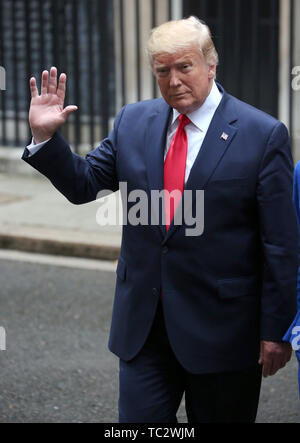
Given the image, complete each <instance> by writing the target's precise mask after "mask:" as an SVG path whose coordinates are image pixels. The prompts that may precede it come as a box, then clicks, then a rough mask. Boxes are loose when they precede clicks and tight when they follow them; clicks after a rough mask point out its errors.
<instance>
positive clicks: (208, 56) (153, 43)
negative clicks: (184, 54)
mask: <svg viewBox="0 0 300 443" xmlns="http://www.w3.org/2000/svg"><path fill="white" fill-rule="evenodd" d="M191 46H197V47H198V48H199V52H200V54H201V55H202V56H203V57H204V60H205V62H206V63H207V65H208V66H212V65H217V64H218V63H219V56H218V53H217V51H216V48H215V45H214V43H213V41H212V36H211V32H210V29H209V27H208V26H207V25H206V24H205V23H204V22H202V21H201V20H199V19H198V18H196V17H189V18H187V19H183V20H173V21H170V22H167V23H164V24H163V25H161V26H158V27H157V28H154V29H153V30H152V31H151V34H150V38H149V40H148V44H147V54H148V57H149V61H150V64H151V66H153V60H154V57H155V56H157V55H159V54H164V53H167V54H175V53H176V52H179V51H181V50H185V49H188V48H190V47H191Z"/></svg>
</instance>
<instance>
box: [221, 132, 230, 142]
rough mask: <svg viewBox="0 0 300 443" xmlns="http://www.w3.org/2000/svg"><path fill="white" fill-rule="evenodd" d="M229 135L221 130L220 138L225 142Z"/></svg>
mask: <svg viewBox="0 0 300 443" xmlns="http://www.w3.org/2000/svg"><path fill="white" fill-rule="evenodd" d="M228 137H229V135H228V134H226V133H225V132H223V134H222V135H221V139H222V140H224V141H225V142H227V140H228Z"/></svg>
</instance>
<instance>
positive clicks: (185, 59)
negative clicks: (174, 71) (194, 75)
mask: <svg viewBox="0 0 300 443" xmlns="http://www.w3.org/2000/svg"><path fill="white" fill-rule="evenodd" d="M190 63H193V61H192V59H191V58H184V59H182V60H178V61H176V63H173V64H172V65H168V64H156V63H154V67H155V69H164V68H169V67H170V66H180V65H185V64H190Z"/></svg>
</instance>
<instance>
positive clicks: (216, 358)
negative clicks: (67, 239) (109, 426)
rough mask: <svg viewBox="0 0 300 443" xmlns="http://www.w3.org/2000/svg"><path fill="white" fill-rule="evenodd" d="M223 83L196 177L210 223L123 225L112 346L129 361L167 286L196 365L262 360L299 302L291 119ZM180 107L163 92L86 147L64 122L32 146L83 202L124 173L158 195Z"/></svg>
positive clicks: (174, 325)
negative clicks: (80, 148) (77, 149)
mask: <svg viewBox="0 0 300 443" xmlns="http://www.w3.org/2000/svg"><path fill="white" fill-rule="evenodd" d="M219 88H220V89H221V91H222V92H223V98H222V101H221V103H220V105H219V107H218V109H217V111H216V113H215V115H214V118H213V120H212V123H211V125H210V127H209V130H208V132H207V135H206V138H205V140H204V143H203V145H202V148H201V150H200V152H199V155H198V157H197V159H196V161H195V164H194V166H193V168H192V171H191V174H190V177H189V180H188V182H187V184H186V189H187V190H191V191H196V190H204V192H205V193H204V196H205V197H204V202H205V203H204V209H205V214H204V215H205V217H204V221H205V227H204V232H203V234H202V235H201V236H198V237H188V236H186V235H185V232H186V231H185V229H186V226H184V225H182V226H174V224H172V225H171V227H170V229H169V231H168V233H167V232H166V229H165V227H164V226H162V224H159V225H155V226H151V225H150V226H143V225H140V226H131V225H130V224H128V225H126V226H124V227H123V238H122V247H121V254H120V258H119V262H118V267H117V283H116V292H115V299H114V306H113V314H112V323H111V331H110V338H109V348H110V350H111V351H112V352H113V353H115V354H116V355H118V356H119V357H120V358H121V359H123V360H125V361H130V360H131V359H133V358H134V357H135V356H136V355H137V354H138V353H139V351H140V350H141V349H142V347H143V345H144V343H145V340H146V339H147V336H148V334H149V332H150V329H151V325H152V321H153V318H154V315H155V312H156V308H157V304H158V302H159V300H160V293H161V291H162V304H163V309H164V314H165V322H166V328H167V332H168V336H169V339H170V343H171V346H172V348H173V350H174V352H175V355H176V357H177V359H178V360H179V362H180V363H181V364H182V365H183V366H184V367H185V369H186V370H188V371H189V372H191V373H195V374H196V373H198V374H200V373H213V372H222V371H230V370H239V369H243V368H246V367H247V366H250V365H253V364H256V363H257V361H258V358H259V348H260V340H262V339H263V340H270V341H281V339H282V337H283V335H284V333H285V332H286V330H287V329H288V327H289V325H290V323H291V322H292V320H293V318H294V316H295V314H296V299H297V295H296V287H297V270H298V229H297V220H296V215H295V209H294V206H293V201H292V182H293V169H294V168H293V160H292V155H291V151H290V144H289V137H288V132H287V129H286V128H285V126H284V125H283V124H282V123H280V122H279V121H277V120H275V119H274V118H272V117H271V116H269V115H267V114H265V113H263V112H261V111H259V110H257V109H255V108H253V107H251V106H249V105H247V104H245V103H243V102H241V101H239V100H237V99H236V98H234V97H232V96H230V95H229V94H227V93H226V92H225V91H224V90H223V89H222V87H221V86H220V85H219ZM170 112H171V109H170V107H169V106H168V105H167V104H166V102H165V101H164V100H163V99H157V100H150V101H145V102H141V103H137V104H133V105H128V106H126V107H125V108H123V109H122V111H121V112H120V114H119V115H118V116H117V118H116V120H115V125H114V129H113V131H112V132H111V133H110V135H109V136H108V138H106V139H105V140H104V141H102V143H101V144H100V146H99V147H98V148H97V149H95V150H94V151H92V152H90V153H89V154H88V155H87V157H86V159H83V158H81V157H80V156H78V155H76V154H74V153H72V152H71V150H70V148H69V146H68V144H67V143H66V141H64V139H63V138H62V137H61V136H60V135H59V133H56V134H55V135H54V137H53V139H51V140H50V141H49V142H48V143H47V144H46V145H45V146H44V147H43V148H42V149H41V150H40V151H39V152H38V153H37V154H35V155H34V156H32V157H30V158H28V153H27V152H26V151H25V153H24V156H23V158H24V160H25V161H26V162H28V163H29V164H31V165H32V166H33V167H34V168H36V169H37V170H38V171H40V172H41V173H42V174H44V175H45V176H47V177H48V178H49V179H50V180H51V182H52V183H53V185H54V186H55V187H56V188H57V189H58V190H59V191H60V192H62V193H63V194H64V195H65V196H66V197H67V198H68V199H69V200H70V201H71V202H72V203H74V204H84V203H87V202H90V201H93V200H95V198H96V196H97V193H98V192H99V191H100V190H101V189H110V190H112V191H117V190H118V189H119V183H120V182H126V183H127V190H128V193H129V192H131V191H133V190H136V189H140V190H144V191H145V192H146V193H147V194H148V195H150V192H151V190H162V189H163V164H164V148H165V141H166V131H167V127H168V122H169V117H170ZM223 133H225V134H227V135H228V138H227V139H226V137H223V138H222V134H223ZM225 139H226V140H225ZM123 197H124V198H126V196H123ZM132 205H133V203H131V204H128V210H130V207H132ZM194 205H195V200H194V201H193V208H192V209H193V210H194V209H195V208H194Z"/></svg>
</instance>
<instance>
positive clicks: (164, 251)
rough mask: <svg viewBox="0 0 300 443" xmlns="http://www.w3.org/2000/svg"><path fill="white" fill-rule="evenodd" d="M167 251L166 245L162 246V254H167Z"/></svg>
mask: <svg viewBox="0 0 300 443" xmlns="http://www.w3.org/2000/svg"><path fill="white" fill-rule="evenodd" d="M168 252H169V248H168V246H164V247H163V249H162V253H163V254H167V253H168Z"/></svg>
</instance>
